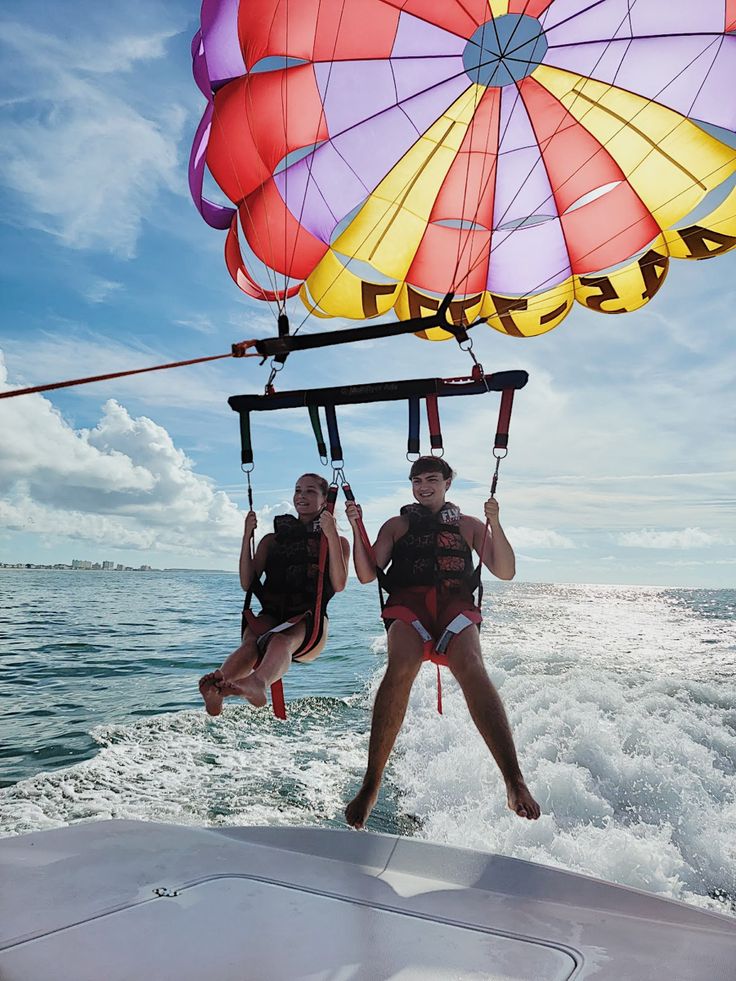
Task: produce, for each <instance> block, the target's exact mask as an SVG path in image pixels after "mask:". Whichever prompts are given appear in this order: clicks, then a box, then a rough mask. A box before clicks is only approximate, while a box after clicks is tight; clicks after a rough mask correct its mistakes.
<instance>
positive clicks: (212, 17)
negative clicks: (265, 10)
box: [202, 0, 246, 89]
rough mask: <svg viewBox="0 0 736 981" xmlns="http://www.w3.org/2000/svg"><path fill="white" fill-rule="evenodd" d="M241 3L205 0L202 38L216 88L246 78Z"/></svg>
mask: <svg viewBox="0 0 736 981" xmlns="http://www.w3.org/2000/svg"><path fill="white" fill-rule="evenodd" d="M238 3H239V0H204V2H203V3H202V38H203V41H204V50H205V55H206V58H207V67H208V69H209V76H210V80H211V82H212V87H213V88H215V89H216V88H217V87H218V86H219V85H222V83H223V82H226V81H228V80H229V79H231V78H238V77H239V76H240V75H245V73H246V69H245V62H244V61H243V55H242V53H241V50H240V43H239V41H238Z"/></svg>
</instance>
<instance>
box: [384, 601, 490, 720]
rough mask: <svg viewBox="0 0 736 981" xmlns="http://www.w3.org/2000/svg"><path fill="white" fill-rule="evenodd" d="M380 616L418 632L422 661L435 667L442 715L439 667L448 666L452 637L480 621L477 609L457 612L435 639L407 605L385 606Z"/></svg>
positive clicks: (439, 709) (438, 703) (438, 700)
mask: <svg viewBox="0 0 736 981" xmlns="http://www.w3.org/2000/svg"><path fill="white" fill-rule="evenodd" d="M382 616H383V618H384V619H385V620H401V621H402V622H403V623H408V624H409V626H410V627H413V628H414V629H415V630H416V632H417V633H418V634H419V637H420V639H421V641H422V645H423V650H422V661H431V662H432V663H433V664H434V665H436V667H437V711H438V712H439V714H440V715H442V676H441V674H440V667H445V668H447V667H449V666H450V661H449V658H448V656H447V653H446V652H447V648H448V646H449V644H450V641H451V640H452V638H453V637H456V636H457V635H458V634H459V633H462V631H463V630H465V628H466V627H470V626H471V625H472V624H475V625H476V626H477V625H478V624H479V623H480V622H481V615H480V613H479V612H478V611H477V610H466V611H465V612H464V613H458V615H457V616H456V617H455V618H454V620H451V621H450V623H448V624H447V626H446V627H445V629H444V630H443V632H442V635H441V637H440V638H439V640H435V638H434V637H433V636H432V634H431V633H430V632H429V631H428V630H427V628H426V627H425V626H424V624H423V623H422V621H421V620H419V619H418V617H417V615H416V613H415V612H414V611H413V610H410V609H409V607H408V606H386V607H384V609H383V613H382Z"/></svg>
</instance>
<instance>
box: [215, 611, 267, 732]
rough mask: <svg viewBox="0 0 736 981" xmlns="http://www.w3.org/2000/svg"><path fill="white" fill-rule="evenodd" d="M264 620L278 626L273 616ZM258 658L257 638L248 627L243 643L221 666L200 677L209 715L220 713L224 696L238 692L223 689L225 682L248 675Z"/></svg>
mask: <svg viewBox="0 0 736 981" xmlns="http://www.w3.org/2000/svg"><path fill="white" fill-rule="evenodd" d="M264 622H265V623H266V624H267V626H269V627H274V626H276V620H275V619H274V618H272V617H264ZM257 660H258V645H257V638H256V636H255V634H254V633H253V631H252V630H250V629H249V628H248V629H246V631H245V633H244V634H243V642H242V644H240V646H239V647H236V648H235V650H234V651H233V652H232V654H229V655H228V656H227V657H226V658H225V660H224V661H223V662H222V664H221V665H220V667H219V668H218V669H217V670H216V671H210V672H209V673H208V674H205V675H203V677H201V678H200V679H199V691H200V694H201V696H202V698H203V699H204V706H205V709H206V710H207V714H208V715H219V714H220V712H222V700H223V698H224V697H225V696H226V695H235V694H237V692H233V691H222V684H223V682H226V681H227V682H229V681H238V680H240V679H241V678H244V677H246V676H247V675H249V674H250V673H251V672H252V670H253V665H254V664H255V663H256V661H257Z"/></svg>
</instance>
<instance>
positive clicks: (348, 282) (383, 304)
mask: <svg viewBox="0 0 736 981" xmlns="http://www.w3.org/2000/svg"><path fill="white" fill-rule="evenodd" d="M399 285H400V284H399V283H394V284H390V283H389V284H386V286H385V287H384V286H383V285H377V284H371V283H365V282H364V281H363V279H362V278H361V277H360V276H358V275H356V274H355V273H354V272H353V271H352V270H351V269H350V265H349V264H348V265H347V266H346V265H345V263H344V262H341V261H340V259H339V258H338V257H337V256H336V255H335V253H334V252H332V251H331V250H330V251H329V252H327V253H326V254H325V255H324V256H323V257H322V259H321V260H320V262H319V263H318V264H317V266H316V267H315V268H314V269H313V270H312V272H311V273H310V275H309V276H308V278H307V280H306V286H307V289H308V290H309V293H310V295H311V296H312V297H313V298H314V303H315V304H316V305H317V308H318V310H320V311H322V313H323V315H326V316H328V317H349V318H350V319H351V320H364V319H365V318H366V317H378V316H382V315H383V314H384V313H387V312H388V311H389V310H390V309H391V307H392V306H393V305H394V301H395V299H396V292H397V291H398V288H399ZM371 286H374V289H373V291H372V293H371V291H370V287H371ZM366 287H368V288H369V289H368V293H367V294H366ZM306 305H307V308H308V309H310V310H312V309H313V308H312V306H310V305H309V304H306Z"/></svg>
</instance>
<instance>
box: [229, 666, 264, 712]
mask: <svg viewBox="0 0 736 981" xmlns="http://www.w3.org/2000/svg"><path fill="white" fill-rule="evenodd" d="M220 688H221V691H222V694H223V695H240V696H241V697H242V698H247V699H248V701H249V702H250V704H251V705H255V707H256V708H263V706H264V705H265V704H266V703H267V702H268V689H267V688H266V685H265V683H264V682H263V681H261V680H260V678H257V677H256V675H255V673H253V674H249V675H248V676H247V677H246V678H238V679H237V680H235V681H223V682H222V684H221V686H220Z"/></svg>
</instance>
